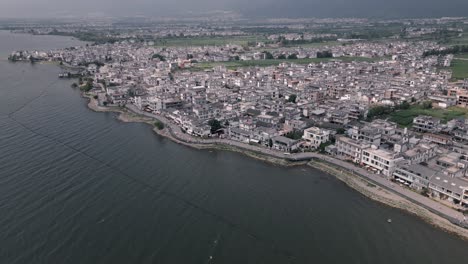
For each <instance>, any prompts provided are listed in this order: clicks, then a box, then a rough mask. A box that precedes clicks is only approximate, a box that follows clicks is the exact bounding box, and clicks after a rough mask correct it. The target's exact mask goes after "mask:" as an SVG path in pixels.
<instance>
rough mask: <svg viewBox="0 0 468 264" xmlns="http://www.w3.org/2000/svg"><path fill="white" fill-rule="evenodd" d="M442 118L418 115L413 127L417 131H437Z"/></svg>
mask: <svg viewBox="0 0 468 264" xmlns="http://www.w3.org/2000/svg"><path fill="white" fill-rule="evenodd" d="M439 126H440V120H439V119H437V118H434V117H432V116H422V115H421V116H417V117H415V118H414V119H413V129H414V130H415V131H417V132H429V133H434V132H437V131H438V129H439Z"/></svg>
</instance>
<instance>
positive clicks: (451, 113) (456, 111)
mask: <svg viewBox="0 0 468 264" xmlns="http://www.w3.org/2000/svg"><path fill="white" fill-rule="evenodd" d="M419 115H427V116H432V117H436V118H439V119H440V120H441V121H442V122H448V121H450V120H452V119H455V118H458V117H468V109H465V108H460V107H450V108H448V109H439V108H429V109H428V108H424V107H423V106H421V105H413V106H411V107H410V108H409V109H406V110H399V111H396V112H393V113H391V114H390V120H391V121H393V122H396V123H397V124H399V125H401V126H404V127H408V126H411V124H412V123H413V118H415V117H417V116H419Z"/></svg>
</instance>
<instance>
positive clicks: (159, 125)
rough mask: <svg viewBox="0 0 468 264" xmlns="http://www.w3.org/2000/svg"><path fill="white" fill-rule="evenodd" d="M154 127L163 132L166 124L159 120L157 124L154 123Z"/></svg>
mask: <svg viewBox="0 0 468 264" xmlns="http://www.w3.org/2000/svg"><path fill="white" fill-rule="evenodd" d="M154 126H155V127H156V128H157V129H159V130H163V129H164V123H163V122H161V121H159V120H158V121H156V122H154Z"/></svg>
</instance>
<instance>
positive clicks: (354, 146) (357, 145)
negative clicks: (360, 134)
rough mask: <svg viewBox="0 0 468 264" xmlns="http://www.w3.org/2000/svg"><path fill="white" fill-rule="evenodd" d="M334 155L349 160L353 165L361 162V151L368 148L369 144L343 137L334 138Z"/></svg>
mask: <svg viewBox="0 0 468 264" xmlns="http://www.w3.org/2000/svg"><path fill="white" fill-rule="evenodd" d="M335 146H336V154H337V155H338V156H339V157H341V158H344V159H348V160H351V161H353V162H355V163H360V162H361V155H362V150H363V149H365V148H369V147H370V144H369V143H366V142H361V141H358V140H355V139H351V138H348V137H345V136H337V137H336V142H335Z"/></svg>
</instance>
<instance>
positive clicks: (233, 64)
mask: <svg viewBox="0 0 468 264" xmlns="http://www.w3.org/2000/svg"><path fill="white" fill-rule="evenodd" d="M381 59H383V58H364V57H340V58H309V59H284V60H278V59H274V60H247V61H227V62H201V63H197V64H196V65H195V66H194V67H193V68H192V69H193V70H205V69H211V68H213V67H215V66H219V65H224V66H226V67H227V68H228V69H236V68H243V67H255V66H259V67H268V66H275V65H279V64H281V63H283V62H287V63H296V64H302V65H303V64H309V63H319V62H324V61H331V60H337V61H345V62H352V61H369V62H371V61H377V60H381Z"/></svg>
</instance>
